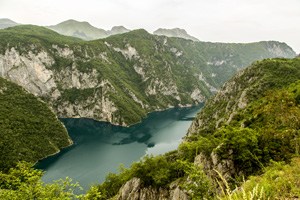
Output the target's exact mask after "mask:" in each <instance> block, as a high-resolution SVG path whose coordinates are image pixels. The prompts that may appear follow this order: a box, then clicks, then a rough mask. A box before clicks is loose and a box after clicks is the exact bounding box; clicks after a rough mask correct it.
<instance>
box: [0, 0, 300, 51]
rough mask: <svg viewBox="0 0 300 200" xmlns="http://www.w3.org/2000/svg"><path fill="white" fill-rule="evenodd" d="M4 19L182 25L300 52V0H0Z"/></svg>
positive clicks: (207, 35)
mask: <svg viewBox="0 0 300 200" xmlns="http://www.w3.org/2000/svg"><path fill="white" fill-rule="evenodd" d="M0 18H9V19H11V20H13V21H15V22H18V23H22V24H35V25H41V26H48V25H55V24H58V23H60V22H62V21H65V20H68V19H75V20H77V21H87V22H89V23H90V24H91V25H93V26H95V27H98V28H103V29H106V30H109V29H111V28H112V27H113V26H118V25H123V26H125V27H126V28H128V29H140V28H143V29H146V30H147V31H148V32H150V33H153V31H155V30H156V29H158V28H183V29H185V30H186V31H187V32H188V33H189V34H190V35H192V36H194V37H196V38H198V39H199V40H201V41H211V42H234V43H240V42H242V43H249V42H257V41H263V40H276V41H280V42H285V43H287V44H288V45H289V46H291V47H292V48H293V49H294V50H295V51H296V53H300V39H299V38H300V25H299V24H300V0H80V1H79V0H0Z"/></svg>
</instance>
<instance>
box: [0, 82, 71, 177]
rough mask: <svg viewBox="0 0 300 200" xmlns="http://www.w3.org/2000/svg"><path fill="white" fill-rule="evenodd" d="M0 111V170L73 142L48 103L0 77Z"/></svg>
mask: <svg viewBox="0 0 300 200" xmlns="http://www.w3.org/2000/svg"><path fill="white" fill-rule="evenodd" d="M0 113H1V114H0V152H1V153H0V171H7V170H8V169H9V168H10V167H15V165H16V164H17V163H18V162H19V161H27V162H32V163H35V162H37V161H38V160H39V159H42V158H44V157H46V156H48V155H50V154H54V153H57V152H58V151H59V149H60V148H63V147H66V146H69V145H71V144H72V141H71V139H70V138H69V136H68V133H67V130H66V129H65V127H64V126H63V124H62V123H61V122H60V121H59V120H58V119H57V117H56V116H55V114H54V113H53V111H52V110H51V108H50V106H49V105H47V104H46V103H44V102H42V101H41V100H39V99H38V98H37V97H35V96H34V95H33V94H30V93H29V92H27V91H26V90H25V89H24V88H22V87H21V86H19V85H17V84H15V83H12V82H10V81H7V80H5V79H3V78H1V77H0ZM0 182H1V181H0Z"/></svg>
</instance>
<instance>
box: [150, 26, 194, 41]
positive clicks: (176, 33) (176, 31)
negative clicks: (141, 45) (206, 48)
mask: <svg viewBox="0 0 300 200" xmlns="http://www.w3.org/2000/svg"><path fill="white" fill-rule="evenodd" d="M153 34H155V35H164V36H167V37H179V38H184V39H187V40H193V41H199V39H197V38H195V37H193V36H191V35H189V34H188V33H187V32H186V30H184V29H181V28H173V29H165V28H159V29H157V30H156V31H154V32H153Z"/></svg>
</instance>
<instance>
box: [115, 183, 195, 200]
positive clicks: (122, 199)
mask: <svg viewBox="0 0 300 200" xmlns="http://www.w3.org/2000/svg"><path fill="white" fill-rule="evenodd" d="M127 199H130V200H150V199H156V200H189V199H190V198H189V197H188V195H187V194H186V193H185V192H184V191H182V190H181V189H180V187H179V185H178V183H177V182H174V183H171V184H170V186H169V188H159V189H155V188H152V187H142V186H141V181H140V179H139V178H133V179H131V180H129V181H128V182H127V183H125V184H124V185H123V186H122V187H121V188H120V191H119V195H118V196H117V198H116V200H127Z"/></svg>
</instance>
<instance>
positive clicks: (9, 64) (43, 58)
mask: <svg viewBox="0 0 300 200" xmlns="http://www.w3.org/2000/svg"><path fill="white" fill-rule="evenodd" d="M53 63H54V60H53V59H52V57H51V56H49V54H48V53H47V52H46V51H41V52H39V53H38V54H37V55H35V54H33V53H32V52H31V51H29V52H28V54H26V56H24V55H20V54H19V52H18V51H16V50H15V48H11V49H8V50H6V52H5V54H4V55H0V76H1V77H4V78H7V79H9V80H11V81H13V82H15V83H17V84H19V85H21V86H23V87H24V88H26V89H27V90H28V91H30V92H31V93H33V94H35V95H39V96H42V95H49V94H50V93H51V91H52V89H53V88H56V87H57V85H56V83H55V80H54V78H53V72H52V71H51V70H48V69H47V68H46V66H49V65H52V64H53Z"/></svg>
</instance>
